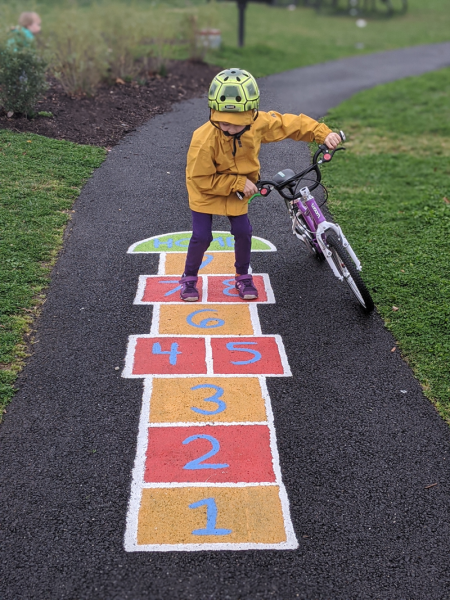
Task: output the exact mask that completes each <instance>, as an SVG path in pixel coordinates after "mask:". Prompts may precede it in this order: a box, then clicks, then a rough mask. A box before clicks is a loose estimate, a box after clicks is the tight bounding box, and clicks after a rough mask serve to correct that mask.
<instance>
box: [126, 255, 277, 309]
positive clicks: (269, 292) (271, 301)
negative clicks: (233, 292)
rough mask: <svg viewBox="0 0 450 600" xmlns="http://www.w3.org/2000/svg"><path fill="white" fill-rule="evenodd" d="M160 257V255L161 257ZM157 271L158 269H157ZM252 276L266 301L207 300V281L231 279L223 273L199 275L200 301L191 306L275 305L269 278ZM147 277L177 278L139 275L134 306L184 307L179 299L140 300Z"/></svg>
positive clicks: (265, 274) (267, 276)
mask: <svg viewBox="0 0 450 600" xmlns="http://www.w3.org/2000/svg"><path fill="white" fill-rule="evenodd" d="M161 257H162V255H161ZM158 271H159V269H158ZM252 275H253V276H254V277H256V276H258V277H262V278H263V281H264V287H265V289H266V295H267V300H259V299H257V300H252V301H251V302H250V301H249V302H246V301H245V300H242V301H241V302H227V301H216V300H208V289H209V283H208V280H209V278H210V277H228V279H230V277H231V278H232V277H233V275H230V274H224V273H209V274H207V275H199V276H198V277H199V279H200V278H201V279H202V300H199V301H198V302H192V303H191V304H192V306H198V305H199V304H226V305H227V306H230V305H233V304H234V305H236V306H242V305H243V304H248V306H252V305H253V304H275V295H274V293H273V288H272V286H271V284H270V278H269V274H268V273H252ZM148 277H177V275H165V274H162V273H157V274H156V275H139V279H138V285H137V290H136V296H135V298H134V300H133V304H136V305H142V306H150V305H152V304H178V305H185V304H186V302H185V301H184V300H181V298H180V299H179V300H173V301H172V300H171V301H170V302H159V301H157V300H155V301H153V300H152V301H149V302H147V301H145V300H143V299H142V298H143V297H144V293H145V283H146V280H147V278H148ZM177 297H178V296H177Z"/></svg>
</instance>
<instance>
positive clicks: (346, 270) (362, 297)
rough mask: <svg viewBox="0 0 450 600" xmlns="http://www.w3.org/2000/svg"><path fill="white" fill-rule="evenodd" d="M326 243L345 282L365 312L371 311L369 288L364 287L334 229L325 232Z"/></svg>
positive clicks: (371, 301) (371, 303)
mask: <svg viewBox="0 0 450 600" xmlns="http://www.w3.org/2000/svg"><path fill="white" fill-rule="evenodd" d="M326 245H327V246H328V248H329V249H330V250H331V254H332V259H333V262H334V264H335V265H336V267H337V270H338V271H339V273H340V274H341V275H342V276H343V277H344V281H345V283H346V284H347V285H348V287H349V288H350V289H351V291H352V293H353V294H354V296H355V297H356V299H357V300H358V302H359V303H360V304H361V306H362V307H363V309H364V310H365V311H366V312H371V311H372V310H373V309H374V308H375V305H374V303H373V300H372V297H371V295H370V292H369V290H368V289H367V288H366V285H365V283H364V281H363V280H362V279H361V275H360V274H359V271H358V270H357V268H356V265H355V263H354V262H353V261H352V259H351V257H350V254H349V253H348V252H347V250H346V249H345V248H344V246H343V245H342V242H341V241H340V240H339V238H338V236H337V235H336V233H335V232H334V231H327V232H326Z"/></svg>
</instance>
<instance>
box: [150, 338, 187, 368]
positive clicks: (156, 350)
mask: <svg viewBox="0 0 450 600" xmlns="http://www.w3.org/2000/svg"><path fill="white" fill-rule="evenodd" d="M152 354H168V356H169V364H171V365H172V366H173V365H176V364H177V356H178V355H179V354H181V352H178V344H177V343H176V342H174V343H173V344H171V345H170V350H161V344H160V343H159V342H155V343H154V344H153V348H152Z"/></svg>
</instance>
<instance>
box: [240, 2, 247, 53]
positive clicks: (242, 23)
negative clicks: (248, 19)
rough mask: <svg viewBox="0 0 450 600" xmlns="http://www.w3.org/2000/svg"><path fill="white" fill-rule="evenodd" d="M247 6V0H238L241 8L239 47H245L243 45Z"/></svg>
mask: <svg viewBox="0 0 450 600" xmlns="http://www.w3.org/2000/svg"><path fill="white" fill-rule="evenodd" d="M246 8H247V0H238V10H239V25H238V27H239V29H238V46H239V48H243V46H244V33H245V9H246Z"/></svg>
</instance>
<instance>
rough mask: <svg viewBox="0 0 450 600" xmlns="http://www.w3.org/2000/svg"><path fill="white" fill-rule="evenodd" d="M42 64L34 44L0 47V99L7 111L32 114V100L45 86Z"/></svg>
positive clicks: (35, 100) (44, 69) (43, 91)
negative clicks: (32, 45)
mask: <svg viewBox="0 0 450 600" xmlns="http://www.w3.org/2000/svg"><path fill="white" fill-rule="evenodd" d="M46 68H47V65H46V63H45V62H44V61H43V60H42V58H40V57H39V55H38V54H37V52H36V50H35V49H34V48H31V47H30V48H27V47H14V46H8V45H6V46H3V47H2V48H0V103H1V104H2V105H3V107H4V108H5V110H6V111H7V112H9V111H12V112H17V113H24V114H26V115H31V114H33V108H34V107H35V105H36V102H37V101H38V100H39V98H40V97H41V96H42V95H43V94H44V93H45V91H46V90H47V87H48V86H47V82H46V80H45V71H46Z"/></svg>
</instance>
